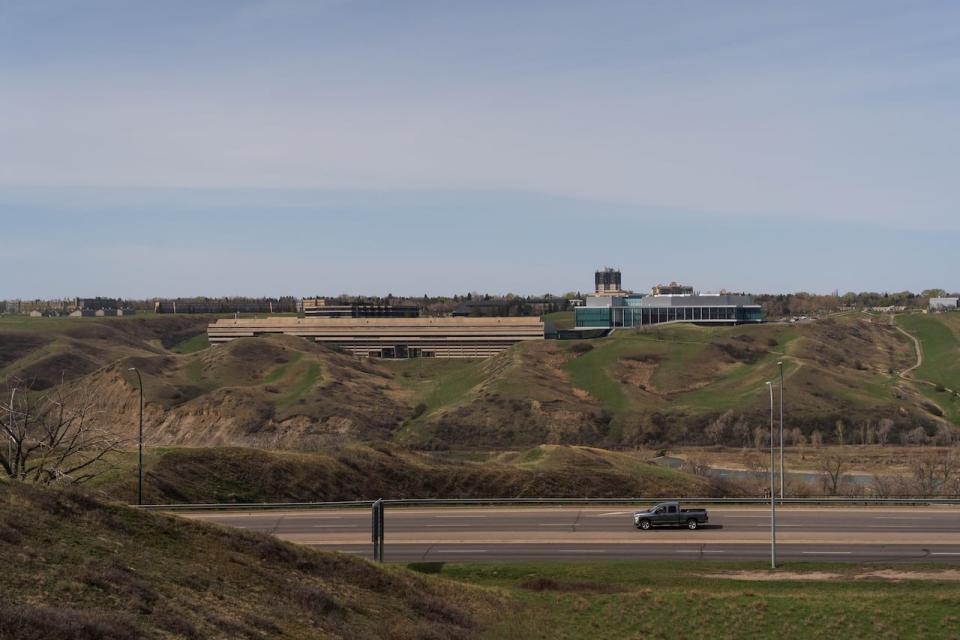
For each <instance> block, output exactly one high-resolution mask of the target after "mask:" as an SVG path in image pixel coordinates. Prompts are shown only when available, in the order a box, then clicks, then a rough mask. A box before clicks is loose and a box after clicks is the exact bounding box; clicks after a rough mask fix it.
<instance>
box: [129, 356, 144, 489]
mask: <svg viewBox="0 0 960 640" xmlns="http://www.w3.org/2000/svg"><path fill="white" fill-rule="evenodd" d="M128 371H133V372H135V373H136V374H137V383H138V385H139V386H140V437H139V438H138V444H139V454H138V457H137V504H143V378H141V377H140V370H139V369H137V368H136V367H130V369H128Z"/></svg>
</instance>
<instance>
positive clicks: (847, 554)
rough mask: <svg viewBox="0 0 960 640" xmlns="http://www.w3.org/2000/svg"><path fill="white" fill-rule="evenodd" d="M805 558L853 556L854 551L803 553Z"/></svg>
mask: <svg viewBox="0 0 960 640" xmlns="http://www.w3.org/2000/svg"><path fill="white" fill-rule="evenodd" d="M800 553H802V554H803V555H805V556H852V555H853V551H801V552H800Z"/></svg>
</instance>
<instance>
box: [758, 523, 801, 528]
mask: <svg viewBox="0 0 960 640" xmlns="http://www.w3.org/2000/svg"><path fill="white" fill-rule="evenodd" d="M753 526H755V527H761V528H765V529H769V528H770V525H769V524H755V525H753ZM809 526H810V525H807V524H780V523H779V522H778V523H777V528H778V529H779V528H781V527H809Z"/></svg>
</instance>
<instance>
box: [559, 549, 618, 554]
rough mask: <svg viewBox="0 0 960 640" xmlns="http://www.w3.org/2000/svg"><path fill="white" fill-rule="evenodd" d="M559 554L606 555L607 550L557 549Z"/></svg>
mask: <svg viewBox="0 0 960 640" xmlns="http://www.w3.org/2000/svg"><path fill="white" fill-rule="evenodd" d="M557 552H558V553H606V552H607V550H606V549H557Z"/></svg>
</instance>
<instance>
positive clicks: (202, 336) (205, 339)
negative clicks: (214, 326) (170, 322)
mask: <svg viewBox="0 0 960 640" xmlns="http://www.w3.org/2000/svg"><path fill="white" fill-rule="evenodd" d="M209 346H210V338H209V336H207V334H206V333H199V334H197V335H195V336H193V337H191V338H187V339H186V340H183V341H181V342H178V343H177V344H175V345H174V346H173V347H171V349H170V350H171V351H173V352H174V353H196V352H197V351H203V350H204V349H206V348H207V347H209Z"/></svg>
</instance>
